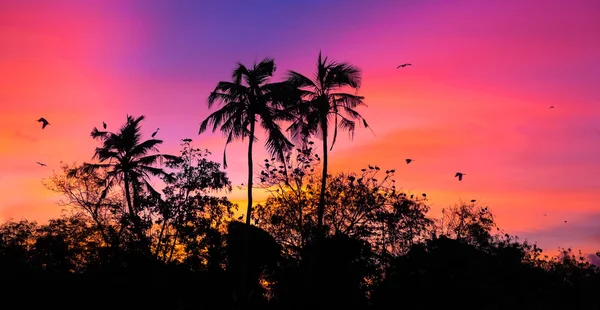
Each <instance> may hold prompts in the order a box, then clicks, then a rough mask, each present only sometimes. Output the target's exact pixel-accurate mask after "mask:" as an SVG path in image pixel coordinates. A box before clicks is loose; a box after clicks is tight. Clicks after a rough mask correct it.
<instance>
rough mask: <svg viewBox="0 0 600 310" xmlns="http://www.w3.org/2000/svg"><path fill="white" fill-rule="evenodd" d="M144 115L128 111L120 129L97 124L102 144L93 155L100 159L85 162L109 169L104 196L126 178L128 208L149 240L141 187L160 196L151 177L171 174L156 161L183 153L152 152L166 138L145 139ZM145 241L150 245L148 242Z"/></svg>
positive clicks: (97, 136)
mask: <svg viewBox="0 0 600 310" xmlns="http://www.w3.org/2000/svg"><path fill="white" fill-rule="evenodd" d="M144 118H145V117H144V116H143V115H142V116H139V117H137V118H134V117H132V116H129V115H128V116H127V121H126V122H125V124H124V125H123V126H122V127H121V128H120V129H119V131H118V132H109V131H100V130H98V128H96V127H94V129H93V130H92V133H91V136H92V138H94V139H99V140H100V141H102V145H101V146H100V147H97V148H96V151H95V152H94V156H93V159H97V160H98V161H99V163H85V164H84V168H85V169H88V170H90V171H92V170H96V169H106V171H107V177H106V181H105V189H104V191H103V192H102V195H101V198H103V197H106V195H107V193H108V191H109V190H110V189H111V188H112V187H113V186H115V185H117V184H118V183H119V182H123V187H124V189H125V200H126V203H127V210H128V213H129V216H130V218H131V220H132V222H133V230H134V232H135V234H136V235H137V236H138V238H139V239H140V241H142V242H145V241H147V240H146V236H145V235H144V233H143V228H142V226H141V220H140V217H139V215H138V212H139V211H140V210H139V207H140V206H138V205H137V204H136V200H137V197H138V194H139V191H140V190H146V191H147V192H148V193H150V194H151V195H153V196H160V194H159V193H158V192H157V191H156V190H155V189H154V188H153V187H152V185H150V183H149V179H150V177H151V176H163V177H169V176H170V175H169V174H168V173H166V172H165V171H164V170H163V169H161V168H157V167H154V165H155V164H157V163H162V161H163V160H169V161H177V160H179V157H177V156H173V155H166V154H152V155H148V153H150V152H158V149H157V148H156V146H157V145H159V144H161V143H162V142H163V141H162V140H157V139H150V140H145V141H142V139H141V133H140V131H141V128H140V122H141V121H142V120H144ZM132 192H133V193H132ZM145 245H146V246H147V244H145ZM145 250H147V249H145Z"/></svg>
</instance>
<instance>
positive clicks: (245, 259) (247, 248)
mask: <svg viewBox="0 0 600 310" xmlns="http://www.w3.org/2000/svg"><path fill="white" fill-rule="evenodd" d="M254 125H255V119H254V116H251V119H250V141H249V142H248V210H247V211H246V227H245V229H244V233H243V238H244V240H243V241H244V243H243V244H244V245H243V253H242V255H243V256H242V283H241V292H240V293H241V294H240V297H241V298H243V299H242V300H241V305H242V308H245V306H246V305H247V302H248V289H249V285H248V284H249V283H248V260H249V252H250V236H249V234H250V225H251V222H250V221H251V219H252V180H253V177H254V169H253V168H254V167H253V161H252V146H253V144H254Z"/></svg>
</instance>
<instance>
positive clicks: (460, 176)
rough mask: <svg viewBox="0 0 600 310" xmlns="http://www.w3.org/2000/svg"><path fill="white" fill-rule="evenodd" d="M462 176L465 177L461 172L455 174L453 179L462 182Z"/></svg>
mask: <svg viewBox="0 0 600 310" xmlns="http://www.w3.org/2000/svg"><path fill="white" fill-rule="evenodd" d="M463 175H466V174H465V173H462V172H457V173H456V174H455V175H454V177H455V178H458V180H459V181H462V178H463Z"/></svg>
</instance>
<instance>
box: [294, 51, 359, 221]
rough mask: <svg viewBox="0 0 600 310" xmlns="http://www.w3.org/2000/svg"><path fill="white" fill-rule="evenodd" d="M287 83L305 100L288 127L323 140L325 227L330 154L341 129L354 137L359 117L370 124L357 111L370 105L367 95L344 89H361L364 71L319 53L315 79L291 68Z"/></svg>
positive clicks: (301, 138)
mask: <svg viewBox="0 0 600 310" xmlns="http://www.w3.org/2000/svg"><path fill="white" fill-rule="evenodd" d="M287 82H288V83H290V84H291V85H292V86H293V87H294V88H295V89H299V90H300V91H301V92H302V94H301V95H302V97H303V99H304V100H301V101H300V102H297V103H296V104H295V105H294V106H292V107H291V108H290V109H291V110H292V111H295V113H293V114H296V116H297V117H296V119H295V120H294V121H293V122H292V124H291V125H290V126H289V127H288V128H287V130H288V132H290V134H291V136H292V141H294V142H299V143H301V144H303V145H304V144H305V143H307V141H308V138H309V137H310V136H317V137H319V138H320V139H322V141H323V145H322V148H323V171H322V176H321V193H320V197H319V208H318V213H317V227H318V228H319V230H321V229H322V227H323V215H324V213H325V189H326V185H327V160H328V154H327V153H328V150H329V151H331V150H332V149H333V146H334V145H335V141H336V139H337V133H338V128H339V129H341V130H347V131H348V132H349V133H350V137H351V138H352V137H353V135H354V128H355V127H356V125H355V120H359V121H362V123H363V125H364V126H365V128H367V127H369V125H368V124H367V121H366V120H365V119H364V118H363V117H362V116H361V115H360V114H359V113H358V112H357V111H356V110H355V109H356V108H357V107H358V106H366V104H365V103H364V102H363V99H364V97H362V96H357V95H353V94H349V93H345V92H343V90H344V88H352V89H355V90H358V88H360V84H361V72H360V70H359V69H358V68H356V67H354V66H352V65H350V64H348V63H345V62H341V63H338V62H334V61H328V59H327V57H325V59H323V58H322V57H321V52H319V59H318V62H317V72H316V73H315V76H314V80H312V79H310V78H308V77H306V76H304V75H302V74H300V73H298V72H295V71H289V72H288V79H287ZM331 121H333V123H332V124H331V125H333V130H334V131H333V139H332V142H331V146H330V147H329V148H328V146H329V145H328V132H329V129H330V122H331Z"/></svg>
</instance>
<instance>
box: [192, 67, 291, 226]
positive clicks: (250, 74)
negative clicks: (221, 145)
mask: <svg viewBox="0 0 600 310" xmlns="http://www.w3.org/2000/svg"><path fill="white" fill-rule="evenodd" d="M275 69H276V67H275V60H274V59H272V58H265V59H263V60H262V61H261V62H260V63H258V64H256V63H255V64H254V66H253V67H252V68H250V69H249V68H247V67H246V66H244V65H243V64H241V63H239V62H238V63H237V66H236V68H235V69H234V70H233V74H232V81H231V82H227V81H221V82H219V83H218V84H217V86H216V87H215V89H214V90H213V92H212V93H211V94H210V96H209V97H208V107H209V108H211V107H212V106H213V104H214V103H215V102H219V103H221V104H223V107H221V109H220V110H218V111H215V112H213V113H212V114H210V115H209V116H208V117H207V118H206V119H205V120H204V121H203V122H202V123H201V124H200V130H199V132H198V134H201V133H203V132H205V131H206V129H207V127H208V126H209V125H211V126H212V127H213V128H212V131H213V132H215V131H216V130H217V128H218V127H219V126H221V127H220V131H221V132H223V134H224V135H226V136H227V141H226V142H225V149H224V151H223V166H224V167H225V168H227V157H226V150H227V145H228V144H229V143H231V142H232V141H233V140H236V139H241V140H242V141H243V140H244V139H245V138H248V210H247V212H246V224H248V225H250V220H251V218H252V184H253V162H252V146H253V143H254V142H255V141H256V140H257V139H256V136H255V130H256V123H257V122H258V121H260V126H261V127H262V128H263V129H265V130H266V132H267V136H268V138H267V140H266V141H265V145H266V148H267V151H268V152H269V153H270V154H271V155H272V156H274V157H276V158H277V159H279V160H280V161H282V162H283V161H284V157H285V155H284V154H285V153H286V152H287V151H288V150H290V149H291V148H292V147H293V144H292V143H291V142H290V141H289V140H288V139H287V138H286V137H285V135H284V134H283V133H282V132H281V128H280V126H279V124H277V120H278V115H280V114H279V113H278V110H277V109H278V108H280V107H281V106H282V105H283V104H284V103H285V102H288V100H290V99H289V98H291V96H292V93H290V92H288V90H289V89H290V88H289V86H288V85H289V84H288V83H283V82H279V83H269V79H270V78H271V77H272V76H273V72H275Z"/></svg>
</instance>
